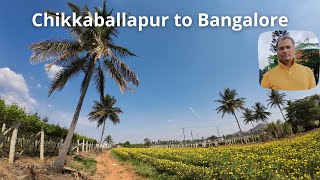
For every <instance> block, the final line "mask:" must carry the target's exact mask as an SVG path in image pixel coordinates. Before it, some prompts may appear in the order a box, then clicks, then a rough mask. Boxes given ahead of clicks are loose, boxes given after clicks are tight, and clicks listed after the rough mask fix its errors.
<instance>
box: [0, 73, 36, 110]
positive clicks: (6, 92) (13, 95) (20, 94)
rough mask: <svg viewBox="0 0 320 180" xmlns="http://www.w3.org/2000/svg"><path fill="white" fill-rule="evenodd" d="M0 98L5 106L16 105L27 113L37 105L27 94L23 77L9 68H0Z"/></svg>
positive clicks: (27, 90)
mask: <svg viewBox="0 0 320 180" xmlns="http://www.w3.org/2000/svg"><path fill="white" fill-rule="evenodd" d="M0 96H1V98H2V99H4V100H5V101H6V104H13V103H16V104H17V105H18V106H19V107H23V108H24V107H25V108H26V110H27V111H30V110H33V109H34V108H35V107H36V106H37V105H38V103H37V101H36V100H35V99H33V98H32V97H31V96H30V94H29V89H28V86H27V84H26V81H25V79H24V77H23V76H22V75H21V74H17V73H15V72H14V71H12V70H10V69H9V68H0Z"/></svg>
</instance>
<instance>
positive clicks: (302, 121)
mask: <svg viewBox="0 0 320 180" xmlns="http://www.w3.org/2000/svg"><path fill="white" fill-rule="evenodd" d="M319 102H320V96H319V95H313V96H308V97H305V98H303V99H298V100H296V101H293V102H289V103H288V107H286V108H285V110H286V111H287V119H288V120H287V122H289V123H290V124H291V125H292V128H293V131H294V132H295V133H296V132H299V131H302V130H307V131H308V130H311V129H314V128H317V127H319V123H318V122H319V119H320V103H319Z"/></svg>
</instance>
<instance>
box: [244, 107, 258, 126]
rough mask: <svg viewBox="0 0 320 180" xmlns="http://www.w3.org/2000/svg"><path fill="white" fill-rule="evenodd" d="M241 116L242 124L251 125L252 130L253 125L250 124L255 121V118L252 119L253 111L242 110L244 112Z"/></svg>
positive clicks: (248, 109)
mask: <svg viewBox="0 0 320 180" xmlns="http://www.w3.org/2000/svg"><path fill="white" fill-rule="evenodd" d="M242 115H243V117H242V118H243V122H244V123H245V124H248V123H251V125H252V127H253V128H254V125H253V123H252V122H254V121H256V120H255V118H254V114H253V111H252V109H250V108H244V112H243V113H242Z"/></svg>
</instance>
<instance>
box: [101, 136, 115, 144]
mask: <svg viewBox="0 0 320 180" xmlns="http://www.w3.org/2000/svg"><path fill="white" fill-rule="evenodd" d="M103 142H107V144H108V146H109V145H111V144H112V143H113V139H112V136H111V135H108V136H106V137H105V138H104V140H103Z"/></svg>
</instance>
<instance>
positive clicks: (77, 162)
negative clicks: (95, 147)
mask: <svg viewBox="0 0 320 180" xmlns="http://www.w3.org/2000/svg"><path fill="white" fill-rule="evenodd" d="M73 160H74V162H73V161H71V162H68V164H67V165H68V166H71V168H74V169H76V170H78V171H83V172H86V173H88V174H90V175H91V176H93V175H94V174H95V172H96V170H97V161H96V160H94V159H90V158H85V157H83V156H80V155H78V156H75V157H74V158H73Z"/></svg>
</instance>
